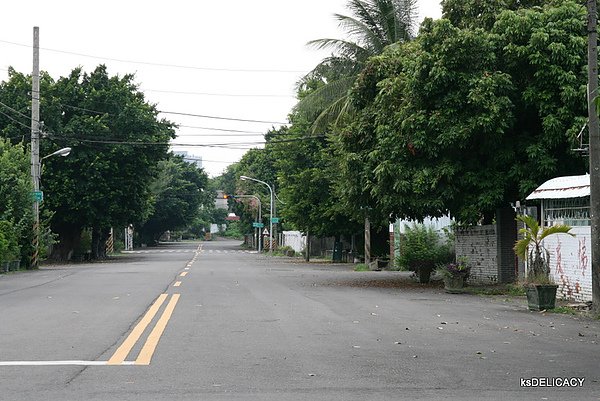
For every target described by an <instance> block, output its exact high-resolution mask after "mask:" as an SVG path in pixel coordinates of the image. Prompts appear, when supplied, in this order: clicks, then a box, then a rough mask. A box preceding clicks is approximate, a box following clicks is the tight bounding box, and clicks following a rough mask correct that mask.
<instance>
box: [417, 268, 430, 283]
mask: <svg viewBox="0 0 600 401" xmlns="http://www.w3.org/2000/svg"><path fill="white" fill-rule="evenodd" d="M432 270H433V269H430V268H429V267H419V268H418V269H417V277H418V278H419V283H421V284H427V283H429V280H430V279H431V272H432Z"/></svg>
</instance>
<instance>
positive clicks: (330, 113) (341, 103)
mask: <svg viewBox="0 0 600 401" xmlns="http://www.w3.org/2000/svg"><path fill="white" fill-rule="evenodd" d="M349 103H350V96H349V95H348V94H346V95H345V96H343V97H340V98H339V99H337V100H336V101H334V102H333V103H331V104H330V105H329V106H327V108H325V109H324V110H323V111H322V112H321V114H319V116H318V117H317V118H316V119H315V122H314V123H313V125H312V127H311V131H312V133H313V134H319V133H323V132H325V131H326V130H327V127H329V125H331V124H333V125H335V124H337V123H338V122H339V121H340V118H342V117H343V114H342V113H343V111H344V110H347V105H348V104H349Z"/></svg>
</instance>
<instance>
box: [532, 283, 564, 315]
mask: <svg viewBox="0 0 600 401" xmlns="http://www.w3.org/2000/svg"><path fill="white" fill-rule="evenodd" d="M557 289H558V285H556V284H545V285H541V284H535V285H530V286H528V287H527V304H528V306H529V310H534V311H540V310H547V309H554V307H555V306H556V290H557Z"/></svg>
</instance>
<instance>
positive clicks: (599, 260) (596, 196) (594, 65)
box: [587, 0, 600, 314]
mask: <svg viewBox="0 0 600 401" xmlns="http://www.w3.org/2000/svg"><path fill="white" fill-rule="evenodd" d="M587 12H588V118H589V123H588V124H589V125H588V128H589V134H590V145H589V146H590V217H591V223H592V238H591V245H592V249H591V252H592V308H593V311H594V312H595V313H596V314H598V313H600V237H599V234H600V131H599V130H598V113H597V112H596V103H595V98H596V97H597V96H598V32H597V26H598V8H597V4H596V0H588V1H587Z"/></svg>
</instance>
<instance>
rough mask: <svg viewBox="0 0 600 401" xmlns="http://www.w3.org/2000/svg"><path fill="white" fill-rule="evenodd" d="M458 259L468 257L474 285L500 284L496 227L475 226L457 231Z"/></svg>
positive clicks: (471, 279)
mask: <svg viewBox="0 0 600 401" xmlns="http://www.w3.org/2000/svg"><path fill="white" fill-rule="evenodd" d="M455 246H456V257H457V258H459V257H466V258H467V260H468V261H469V264H470V266H471V277H470V279H469V281H471V282H473V283H482V284H495V283H497V282H498V263H497V257H498V248H497V235H496V226H495V225H487V226H475V227H469V228H461V229H458V230H457V231H456V245H455Z"/></svg>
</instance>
